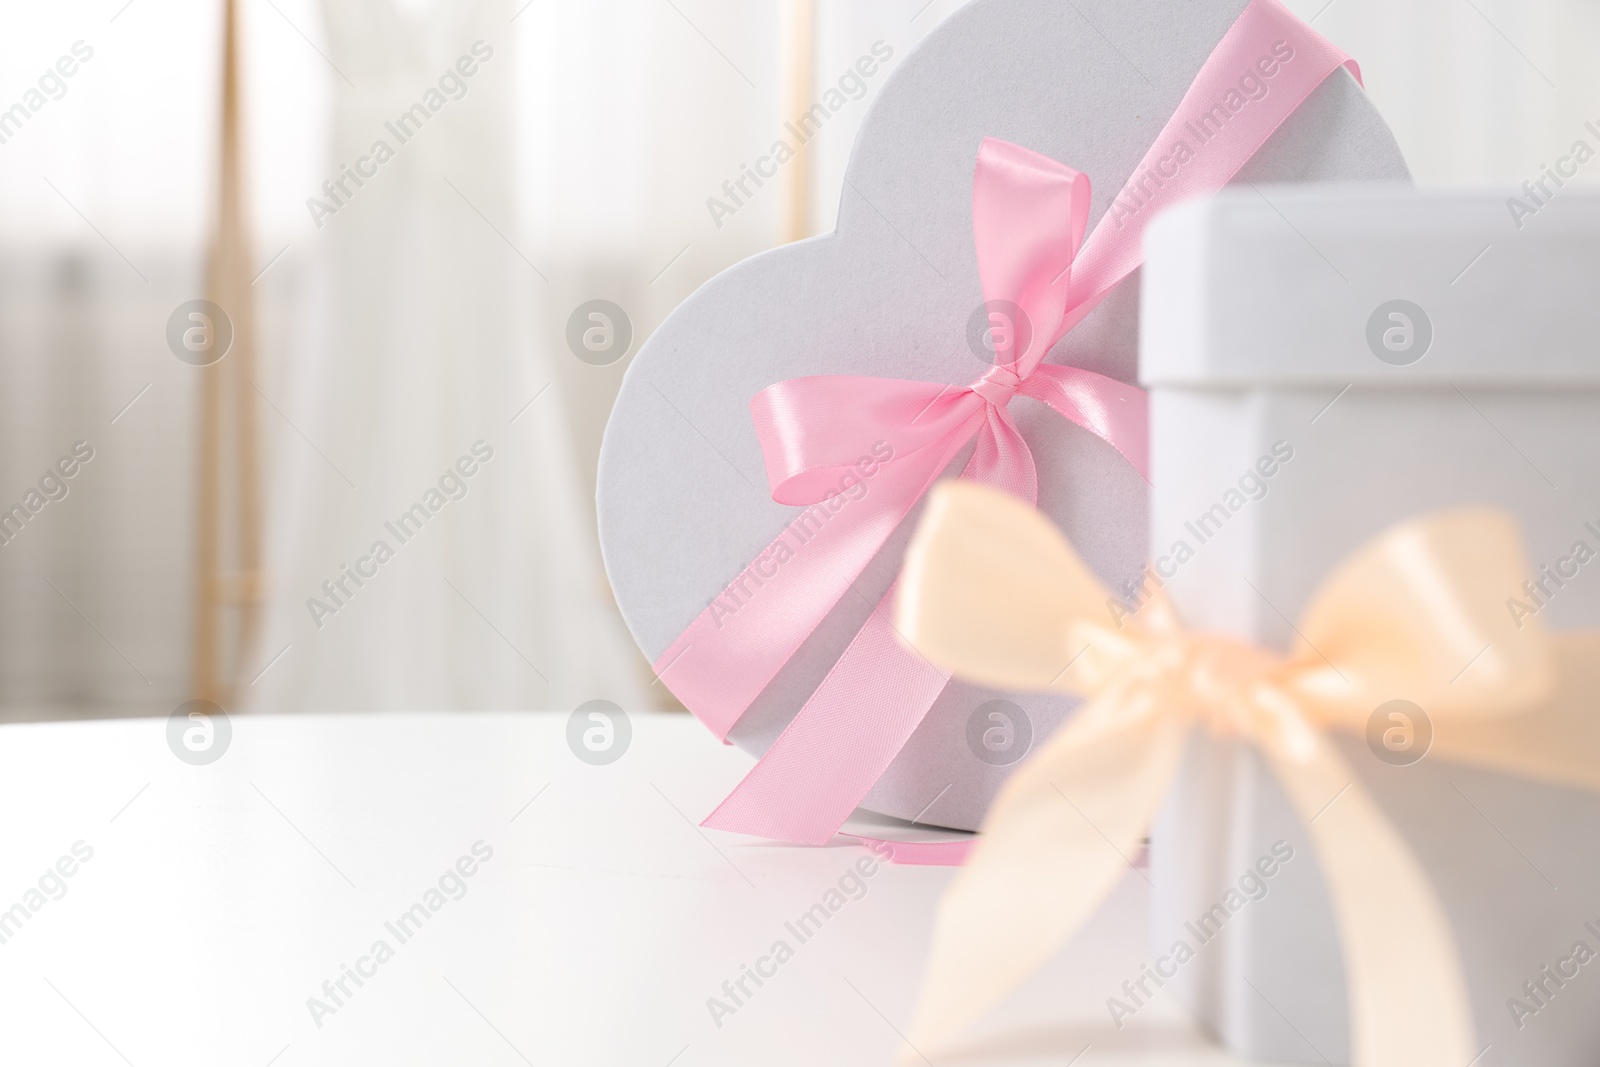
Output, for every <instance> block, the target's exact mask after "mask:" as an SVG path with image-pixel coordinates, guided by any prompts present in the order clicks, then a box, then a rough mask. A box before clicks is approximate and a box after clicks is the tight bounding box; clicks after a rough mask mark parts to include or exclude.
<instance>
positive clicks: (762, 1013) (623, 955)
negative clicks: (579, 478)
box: [0, 712, 1236, 1067]
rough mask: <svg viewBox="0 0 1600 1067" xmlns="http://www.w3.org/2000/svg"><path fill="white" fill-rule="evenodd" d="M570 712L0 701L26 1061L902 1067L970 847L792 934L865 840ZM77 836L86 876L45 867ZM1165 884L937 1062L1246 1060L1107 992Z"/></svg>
mask: <svg viewBox="0 0 1600 1067" xmlns="http://www.w3.org/2000/svg"><path fill="white" fill-rule="evenodd" d="M566 718H567V716H566V715H565V714H556V713H526V712H524V713H484V714H437V715H429V714H420V715H419V714H410V715H399V714H396V715H349V716H310V715H307V716H283V717H278V716H258V717H252V718H243V717H235V718H234V719H232V720H231V724H232V727H233V736H232V739H231V742H230V744H229V747H228V749H227V751H226V752H225V753H224V755H223V756H222V757H221V758H220V759H218V760H217V761H216V762H214V763H212V764H210V765H207V766H191V765H189V764H187V763H184V762H181V761H180V760H179V759H177V758H176V757H175V756H174V754H173V752H172V751H171V750H170V749H169V748H168V745H167V740H166V727H167V723H166V721H165V720H156V719H134V720H122V721H100V722H80V723H51V724H41V725H9V726H4V727H0V803H3V805H4V807H3V810H4V812H5V821H4V826H5V834H4V848H3V850H0V852H3V854H0V909H9V908H11V907H12V905H14V904H19V903H20V904H22V905H23V909H24V910H27V911H28V916H27V918H26V920H21V919H13V923H14V924H19V925H20V928H17V929H13V930H12V931H11V932H10V933H9V936H8V937H7V939H6V940H5V941H4V943H0V1005H3V1008H0V1063H3V1064H16V1065H25V1064H45V1063H52V1064H54V1063H66V1064H86V1065H100V1064H104V1065H107V1067H114V1065H117V1064H130V1065H133V1067H157V1065H159V1067H180V1065H189V1064H194V1065H205V1067H219V1065H224V1064H227V1065H239V1067H266V1065H268V1064H273V1065H275V1067H294V1065H301V1064H322V1065H328V1067H334V1065H338V1067H352V1065H364V1064H382V1065H385V1067H402V1065H408V1064H418V1065H421V1064H428V1065H436V1064H470V1065H474V1067H476V1065H484V1067H498V1065H506V1067H515V1065H518V1064H539V1065H541V1067H542V1065H544V1064H561V1065H564V1067H565V1065H590V1064H593V1065H608V1067H609V1065H614V1064H619V1065H620V1064H630V1065H639V1067H668V1065H669V1064H671V1065H674V1067H704V1065H712V1064H727V1065H735V1064H737V1065H740V1067H757V1065H759V1067H767V1065H786V1064H793V1065H807V1067H811V1065H817V1064H829V1065H853V1064H873V1065H887V1064H889V1063H891V1062H892V1061H893V1060H894V1058H895V1056H896V1053H897V1052H898V1051H900V1050H901V1049H902V1048H903V1047H904V1046H903V1045H902V1041H901V1038H900V1037H899V1036H898V1034H897V1032H898V1031H903V1030H904V1029H905V1027H906V1023H907V1020H908V1019H909V1016H910V1014H911V1011H912V1008H913V1000H914V997H915V993H916V987H917V979H918V974H919V970H920V967H921V964H922V957H923V953H924V951H925V946H926V940H927V936H928V930H929V926H930V923H931V918H932V913H933V906H934V903H935V901H936V899H937V898H938V895H939V892H940V890H941V888H942V887H943V886H944V885H945V884H946V882H947V880H948V878H949V877H950V872H949V871H948V870H946V869H939V868H927V867H885V868H883V869H881V870H880V871H878V872H877V873H875V874H874V875H873V876H872V877H871V878H870V879H865V880H864V883H863V884H864V885H865V887H866V891H865V894H864V895H862V896H860V897H859V899H854V900H849V901H847V903H846V904H845V905H844V906H843V907H842V908H840V909H839V911H838V912H837V913H836V914H834V915H833V917H832V918H831V919H830V920H829V922H828V923H827V924H826V925H825V926H824V927H823V928H822V929H821V930H820V931H819V932H817V933H816V934H815V935H814V936H813V937H811V938H810V939H809V940H808V941H806V942H805V943H803V944H801V943H798V942H797V940H796V939H795V938H794V937H793V936H792V935H791V934H790V933H789V932H787V931H786V928H785V923H786V922H787V921H790V920H792V919H794V918H795V917H796V916H798V915H799V914H800V913H801V912H803V911H805V910H806V909H808V908H809V907H810V906H811V905H812V904H814V903H816V902H818V901H820V900H821V899H822V897H823V894H824V893H825V892H826V891H827V890H828V889H830V888H831V887H833V886H835V885H836V884H837V883H838V880H839V879H840V877H841V876H842V875H844V874H845V873H846V871H847V869H848V868H850V867H851V865H852V864H853V863H854V862H855V861H856V860H857V859H858V858H860V857H862V856H865V855H867V853H866V852H865V851H864V850H862V849H861V848H859V847H855V846H845V845H842V844H841V845H840V846H839V847H830V848H796V847H786V846H781V845H775V844H771V843H767V842H762V841H757V840H752V839H748V838H742V837H739V836H737V835H731V834H723V833H718V832H715V831H701V830H700V829H698V827H697V826H696V823H698V821H699V820H700V819H701V818H702V817H704V815H705V814H706V813H707V812H708V811H709V810H710V809H711V808H712V807H713V806H714V804H715V803H716V801H717V800H719V799H720V798H721V797H722V796H723V795H725V794H726V793H727V791H728V790H729V789H730V788H731V787H732V786H733V785H734V784H735V783H736V782H737V781H738V779H739V777H740V776H741V775H742V774H743V773H744V771H745V770H746V769H747V767H748V766H749V759H748V757H746V756H744V755H742V754H741V753H739V752H738V751H736V750H733V749H730V748H725V747H723V746H721V745H718V744H717V743H715V742H714V741H713V740H712V739H711V737H710V736H709V735H708V734H707V733H706V732H705V731H704V730H703V729H702V728H701V727H700V726H699V725H698V724H697V723H696V722H694V721H693V720H692V719H690V718H689V717H688V716H684V715H656V714H648V715H635V716H633V717H632V724H633V739H632V743H631V746H630V747H629V749H628V751H627V752H626V753H625V755H624V756H623V757H622V758H621V759H619V760H618V761H617V762H615V763H613V764H610V765H608V766H590V765H588V764H585V763H583V762H581V761H579V760H578V759H577V758H576V757H575V756H574V755H573V754H572V752H571V751H570V750H569V749H568V748H567V745H566V741H565V727H566ZM80 842H81V844H80ZM479 842H481V844H478V849H479V852H480V854H481V853H483V852H484V851H486V850H488V849H492V850H493V854H492V856H491V857H489V858H488V859H486V860H483V861H481V862H479V863H478V864H477V865H476V868H475V870H474V873H473V875H472V876H471V877H470V878H464V879H461V880H460V884H461V886H462V887H464V895H462V896H460V898H459V899H450V898H449V897H448V896H447V895H446V894H441V895H440V897H438V898H434V900H433V901H432V902H433V903H436V904H437V903H438V902H439V901H440V900H443V903H442V905H441V906H439V907H438V910H437V911H436V912H433V913H430V917H429V918H428V920H427V921H426V923H423V924H422V925H421V928H420V929H418V930H414V931H413V932H412V933H411V934H410V936H409V937H408V938H407V940H406V941H404V942H403V943H402V942H401V941H400V940H399V939H398V938H397V937H395V936H394V935H393V933H391V932H390V931H389V930H388V929H387V928H386V926H385V923H386V922H393V921H394V920H396V919H397V918H398V917H399V916H400V915H401V914H402V913H403V912H405V911H406V910H407V909H408V908H410V907H411V906H412V905H413V904H416V903H423V904H424V905H426V904H428V903H430V901H429V900H428V899H427V898H426V893H427V891H428V890H429V889H430V888H434V887H435V886H437V884H438V882H439V879H440V876H441V875H442V874H444V873H445V872H446V871H447V870H450V869H452V868H453V866H454V865H455V864H456V863H457V861H458V859H459V858H460V857H463V856H471V855H472V852H473V847H474V845H475V844H477V843H479ZM75 846H76V848H77V852H78V855H79V857H81V856H82V855H83V854H84V853H85V852H87V851H88V850H92V856H90V857H89V858H88V859H83V860H81V861H80V860H79V859H74V858H72V857H73V855H74V847H75ZM64 856H65V857H68V861H67V862H66V863H64V864H63V865H62V867H63V869H70V870H72V874H71V875H70V877H62V876H60V875H59V873H58V874H56V875H54V876H52V875H49V874H48V873H47V872H51V871H55V870H56V865H57V864H58V862H59V861H60V860H61V858H62V857H64ZM466 866H468V867H471V866H472V864H470V863H469V864H467V865H466ZM41 879H43V884H44V891H43V892H38V893H37V894H30V890H36V889H38V888H39V886H40V882H41ZM63 889H64V893H63V892H61V890H63ZM446 889H447V890H450V891H451V892H456V891H457V890H456V886H455V884H454V883H453V882H452V881H451V880H450V879H446ZM1147 892H1148V889H1147V887H1146V885H1145V884H1144V882H1143V880H1142V878H1141V877H1140V875H1139V873H1138V872H1133V871H1130V873H1129V876H1128V878H1127V879H1125V880H1124V882H1123V884H1122V886H1121V887H1120V888H1119V890H1118V891H1117V893H1116V894H1115V896H1114V897H1113V899H1112V900H1111V901H1110V902H1109V903H1108V904H1107V905H1106V907H1105V908H1104V909H1103V910H1102V912H1101V913H1100V914H1099V915H1098V916H1097V917H1096V919H1095V920H1094V922H1093V923H1092V924H1091V926H1090V928H1089V929H1088V930H1086V931H1085V932H1084V934H1082V935H1081V936H1080V937H1079V938H1078V939H1077V940H1076V941H1075V942H1074V943H1073V944H1072V945H1070V946H1069V947H1068V948H1067V949H1066V950H1065V951H1064V952H1063V953H1062V954H1061V956H1060V957H1059V958H1058V959H1057V960H1056V961H1055V963H1054V964H1053V965H1052V966H1051V967H1050V968H1049V969H1048V970H1047V971H1046V972H1044V973H1042V974H1041V975H1039V976H1038V977H1037V978H1036V979H1035V980H1034V981H1033V982H1032V983H1031V984H1030V985H1029V986H1028V987H1026V988H1025V989H1024V990H1023V991H1021V992H1020V993H1019V994H1018V995H1017V996H1016V997H1014V998H1013V999H1012V1001H1011V1002H1009V1003H1008V1004H1007V1006H1006V1007H1005V1008H1004V1009H1002V1010H1001V1011H1000V1012H997V1013H996V1016H995V1018H994V1019H993V1020H991V1021H990V1023H989V1024H988V1025H987V1026H985V1027H984V1028H983V1029H982V1030H981V1031H979V1032H978V1033H977V1034H976V1035H975V1037H974V1038H973V1040H972V1041H971V1042H969V1043H968V1044H967V1045H966V1046H965V1051H964V1052H962V1053H961V1054H959V1055H947V1056H935V1057H933V1059H934V1062H936V1063H939V1064H944V1063H952V1064H955V1063H962V1064H1007V1065H1009V1064H1017V1065H1024V1064H1026V1065H1044V1064H1053V1065H1056V1067H1061V1065H1065V1064H1067V1063H1069V1062H1074V1063H1076V1064H1078V1065H1080V1067H1093V1065H1095V1064H1111V1063H1115V1064H1141V1065H1158V1064H1159V1065H1165V1067H1174V1065H1190V1064H1208V1065H1211V1064H1226V1063H1233V1062H1236V1061H1234V1060H1232V1059H1231V1058H1229V1057H1227V1056H1224V1055H1223V1054H1221V1053H1219V1052H1217V1051H1215V1050H1214V1049H1211V1048H1210V1046H1209V1044H1208V1043H1207V1042H1206V1040H1205V1039H1204V1038H1203V1037H1202V1036H1200V1035H1199V1034H1197V1033H1196V1032H1195V1031H1194V1029H1193V1028H1192V1027H1191V1026H1190V1025H1189V1024H1188V1023H1187V1022H1186V1021H1185V1019H1184V1017H1183V1015H1182V1013H1181V1011H1180V1009H1178V1007H1177V1006H1176V1005H1174V1004H1172V1003H1170V1002H1167V1001H1163V1000H1159V999H1158V1000H1157V1001H1155V1002H1152V1003H1151V1004H1150V1005H1149V1006H1148V1008H1147V1009H1146V1010H1145V1011H1143V1012H1141V1013H1140V1014H1139V1015H1138V1016H1137V1017H1136V1018H1134V1019H1133V1020H1132V1021H1131V1022H1129V1023H1128V1024H1127V1025H1126V1026H1125V1027H1124V1028H1123V1029H1122V1030H1120V1031H1119V1030H1116V1029H1115V1028H1113V1027H1112V1025H1111V1023H1110V1020H1109V1017H1108V1015H1107V1013H1106V1007H1105V1001H1106V998H1107V997H1109V996H1111V995H1112V994H1113V993H1114V992H1115V991H1116V989H1117V987H1118V986H1119V985H1120V984H1121V982H1122V980H1123V979H1124V978H1127V977H1130V976H1136V975H1137V973H1138V966H1139V964H1140V963H1141V962H1142V961H1143V960H1145V959H1147V958H1148V955H1149V953H1148V946H1147V942H1146V937H1145V925H1144V908H1145V904H1146V893H1147ZM30 904H31V905H32V906H33V907H34V908H36V910H28V909H29V906H30ZM0 932H4V927H3V926H0ZM380 940H381V941H385V942H387V943H388V945H389V946H390V948H391V949H392V958H388V959H386V960H385V961H384V962H382V963H381V964H379V963H377V962H376V961H375V960H373V961H371V962H367V963H364V964H362V967H363V969H365V970H367V971H368V972H369V973H371V976H370V977H367V978H365V979H363V984H362V985H360V986H359V987H358V986H356V985H355V984H354V983H353V982H352V981H351V980H350V979H346V980H345V987H346V990H347V991H348V993H349V995H348V996H346V995H344V994H340V999H341V1000H342V1002H343V1003H342V1005H340V1006H337V1007H336V1009H335V1010H334V1011H332V1012H331V1013H329V1014H323V1015H321V1017H320V1019H316V1020H314V1019H313V1014H312V1011H311V1009H310V1008H309V1007H308V1003H307V1002H308V998H311V997H317V998H319V999H322V1000H323V1001H324V1002H325V1003H328V1004H329V1005H330V1006H332V1000H331V998H329V997H327V996H326V994H324V992H323V983H324V982H325V981H330V980H337V979H338V978H340V977H341V974H342V971H341V967H342V966H343V965H351V966H355V965H356V964H357V962H358V960H360V959H362V958H364V957H367V956H368V954H369V953H370V951H371V949H372V947H373V946H374V943H375V942H378V941H380ZM778 940H785V941H788V942H789V943H790V944H791V946H793V948H794V955H793V958H792V959H789V960H788V961H786V962H785V963H783V964H782V965H781V966H779V967H777V973H776V975H775V976H774V977H772V978H769V979H767V980H766V981H765V983H764V984H763V985H762V986H761V987H760V988H756V987H755V986H753V985H751V984H749V983H748V980H747V988H749V989H752V990H754V992H753V994H752V995H751V996H750V997H748V998H747V999H746V1000H745V1003H744V1004H743V1005H742V1006H741V1007H739V1008H738V1010H737V1011H736V1012H735V1013H734V1014H732V1015H729V1016H726V1017H723V1018H722V1019H720V1023H721V1025H720V1026H719V1025H717V1022H716V1021H714V1020H713V1018H712V1014H711V1011H710V1010H709V1009H708V1007H707V999H708V998H710V997H713V996H718V997H720V996H722V995H723V994H722V986H723V983H724V981H726V980H730V979H731V980H736V979H738V978H739V977H740V974H741V965H747V964H752V963H754V962H755V961H756V959H757V958H758V957H760V956H762V955H764V954H766V953H767V952H768V950H769V948H770V946H772V945H773V943H774V942H776V941H778ZM319 1023H320V1025H319ZM1085 1049H1087V1051H1084V1050H1085ZM1075 1056H1077V1057H1079V1058H1078V1059H1077V1060H1074V1059H1073V1057H1075Z"/></svg>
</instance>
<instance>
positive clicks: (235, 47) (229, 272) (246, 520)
mask: <svg viewBox="0 0 1600 1067" xmlns="http://www.w3.org/2000/svg"><path fill="white" fill-rule="evenodd" d="M240 36H241V35H240V27H239V5H238V0H223V50H222V56H223V59H222V107H221V114H220V116H219V120H220V122H219V124H220V130H219V134H220V136H219V152H218V166H217V213H216V221H215V225H214V227H213V230H212V236H211V246H210V249H209V254H208V257H207V263H206V295H207V299H209V300H210V301H211V302H212V303H214V304H216V305H218V306H219V307H220V308H222V310H223V312H224V313H225V314H226V315H227V317H228V320H229V321H230V322H231V324H232V333H233V342H232V347H231V348H230V349H229V350H228V352H227V354H226V355H225V356H224V357H223V358H222V359H221V360H220V361H219V362H216V363H212V364H211V365H209V366H206V367H201V368H199V374H200V397H199V405H200V408H199V412H198V421H199V433H198V440H197V444H198V447H199V450H200V454H199V456H198V462H199V471H198V474H199V484H198V486H197V496H196V502H195V505H196V506H195V513H196V529H195V537H196V547H195V569H196V573H195V618H194V637H193V662H192V667H191V675H192V678H191V688H192V690H193V695H194V697H195V698H198V699H202V700H209V701H212V702H213V703H216V704H219V705H224V706H225V705H227V704H229V703H231V701H232V697H233V694H234V692H235V690H236V685H237V681H238V678H237V675H238V672H239V671H240V670H241V669H242V665H243V664H242V660H243V655H244V654H245V652H246V651H247V650H248V649H249V647H250V644H251V642H252V641H253V640H254V637H255V632H256V624H257V617H258V611H259V603H260V599H261V593H262V590H261V580H260V564H261V504H260V499H261V492H260V456H259V450H258V443H257V439H256V433H257V427H256V411H255V403H254V397H253V396H252V395H251V394H252V393H253V392H254V388H255V387H254V379H255V359H256V351H255V304H254V299H253V294H252V291H251V284H250V283H251V278H250V267H251V264H252V262H253V258H252V254H251V243H250V226H249V203H248V199H247V196H246V190H245V161H244V143H243V142H244V132H243V105H242V99H241V91H240V81H241V72H240V51H241V48H240ZM226 415H231V416H232V418H231V420H229V421H228V422H226V423H225V422H224V417H225V416H226ZM225 469H226V470H228V472H229V473H230V474H231V475H232V478H231V479H228V480H226V481H225V479H224V476H223V472H224V470H225ZM230 549H231V550H230ZM230 606H236V607H237V608H238V611H237V616H236V618H234V619H233V620H232V621H233V623H234V625H233V626H232V627H231V630H232V634H231V636H232V640H231V641H229V640H226V636H227V635H226V634H225V632H224V627H225V626H226V625H227V620H226V619H225V617H224V616H225V609H226V608H228V607H230ZM228 646H231V648H230V651H231V655H229V656H228V657H227V659H226V661H224V658H223V650H224V648H225V647H228Z"/></svg>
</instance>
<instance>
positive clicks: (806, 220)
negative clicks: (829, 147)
mask: <svg viewBox="0 0 1600 1067" xmlns="http://www.w3.org/2000/svg"><path fill="white" fill-rule="evenodd" d="M816 26H817V13H816V3H815V0H789V26H788V32H787V34H786V37H787V43H788V53H789V71H788V73H789V79H788V85H787V87H786V90H785V92H784V101H783V107H784V116H783V117H784V118H785V119H786V120H788V121H791V122H792V121H795V119H796V118H797V117H798V116H800V115H803V114H804V113H805V112H806V110H807V109H808V108H809V107H811V104H812V97H813V94H814V93H815V92H816V86H815V84H814V74H813V68H814V67H815V65H816V55H815V49H816ZM812 165H813V164H812V154H811V146H810V145H809V144H806V145H798V146H796V149H795V158H794V159H793V161H792V162H790V164H789V186H788V198H787V201H786V203H785V205H784V218H783V234H782V236H783V242H784V243H785V244H787V243H789V242H790V241H798V240H800V239H801V238H802V237H810V236H811V183H812Z"/></svg>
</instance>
